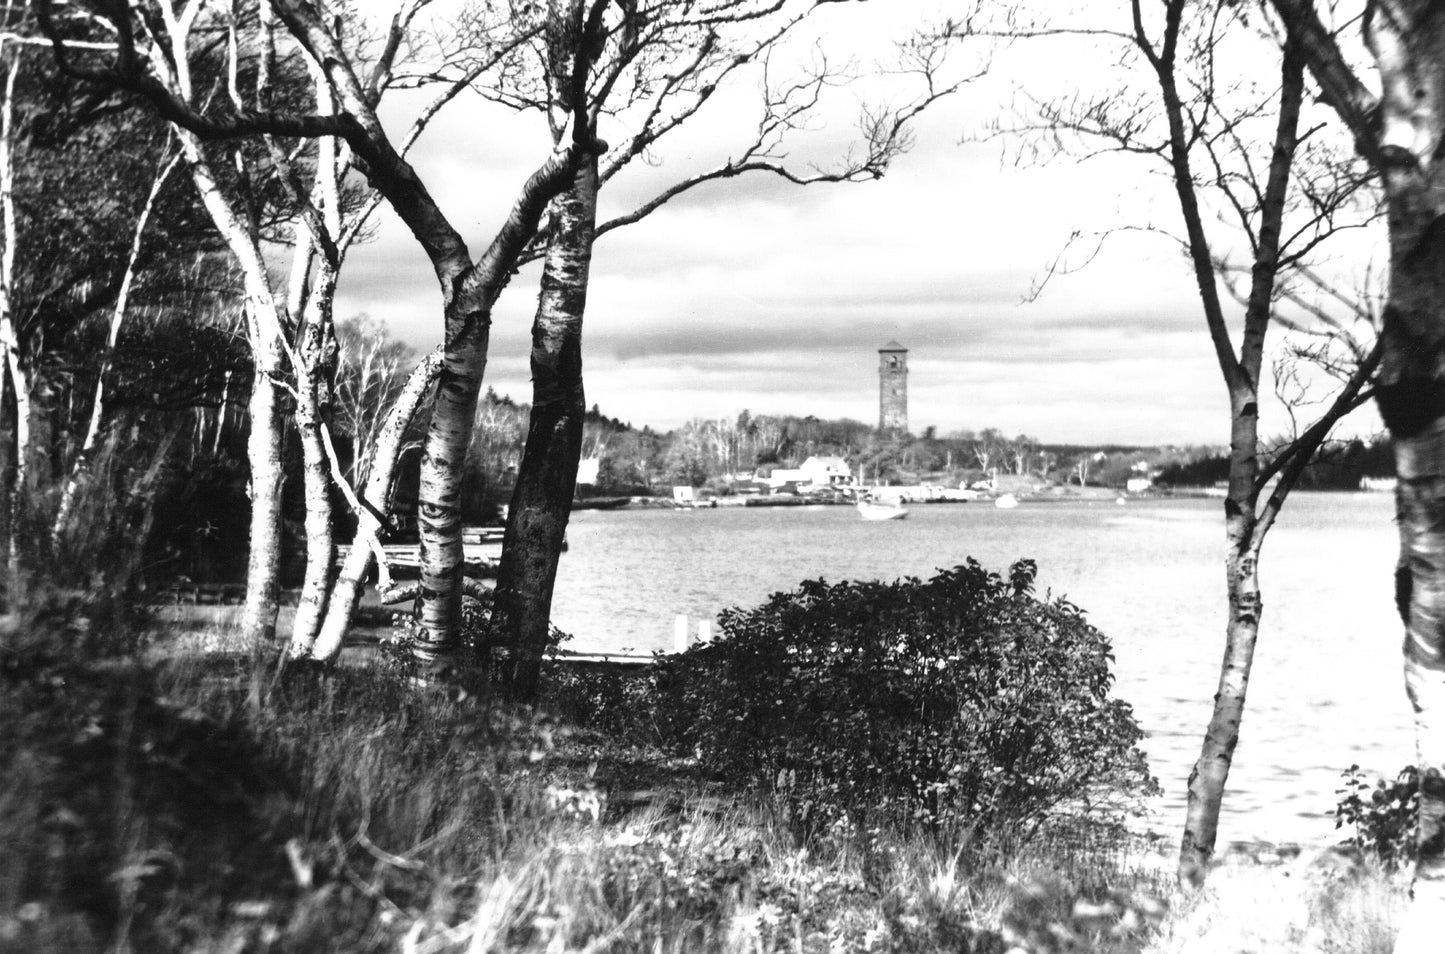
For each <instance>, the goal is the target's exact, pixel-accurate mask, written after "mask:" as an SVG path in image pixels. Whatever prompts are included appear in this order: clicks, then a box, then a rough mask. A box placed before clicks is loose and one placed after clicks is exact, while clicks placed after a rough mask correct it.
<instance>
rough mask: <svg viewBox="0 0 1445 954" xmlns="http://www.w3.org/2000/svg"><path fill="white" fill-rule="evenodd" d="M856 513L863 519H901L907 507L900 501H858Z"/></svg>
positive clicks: (906, 511)
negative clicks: (886, 502)
mask: <svg viewBox="0 0 1445 954" xmlns="http://www.w3.org/2000/svg"><path fill="white" fill-rule="evenodd" d="M858 514H859V516H861V517H862V518H863V519H864V520H902V519H903V518H904V517H906V516H908V508H907V507H905V506H903V504H902V503H896V504H885V503H878V502H877V501H873V500H860V501H858Z"/></svg>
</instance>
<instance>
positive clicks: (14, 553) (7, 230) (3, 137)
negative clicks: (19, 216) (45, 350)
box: [0, 46, 31, 586]
mask: <svg viewBox="0 0 1445 954" xmlns="http://www.w3.org/2000/svg"><path fill="white" fill-rule="evenodd" d="M19 60H20V51H19V50H18V49H15V50H13V51H12V50H7V49H5V48H4V47H3V46H0V62H3V63H4V66H5V92H4V99H3V101H0V229H3V235H0V240H3V242H4V247H3V248H0V356H3V360H4V366H3V368H0V373H4V374H8V375H9V377H10V386H11V388H12V389H13V391H14V394H15V441H14V464H13V473H12V476H11V483H10V486H9V487H7V488H6V495H5V534H6V540H5V554H6V566H7V568H8V571H9V580H10V582H11V585H12V586H13V585H14V583H15V581H16V580H17V579H18V577H19V573H20V539H19V538H20V517H21V502H22V501H23V500H24V499H25V492H26V489H27V486H28V484H29V478H30V414H31V408H30V376H29V374H28V373H27V372H26V369H25V364H24V361H23V359H22V357H21V354H20V338H19V334H18V333H17V329H16V327H15V315H14V312H13V310H12V308H13V304H14V303H13V300H12V292H13V290H14V288H15V244H16V240H17V232H16V227H15V156H14V148H13V147H14V135H15V129H14V121H15V79H16V76H17V75H18V74H19V72H20V63H19ZM0 392H3V388H0Z"/></svg>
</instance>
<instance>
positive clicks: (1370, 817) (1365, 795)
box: [1335, 765, 1420, 868]
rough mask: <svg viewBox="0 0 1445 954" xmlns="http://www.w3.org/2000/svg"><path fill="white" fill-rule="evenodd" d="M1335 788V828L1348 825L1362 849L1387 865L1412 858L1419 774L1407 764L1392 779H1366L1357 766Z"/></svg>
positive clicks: (1351, 839) (1407, 861)
mask: <svg viewBox="0 0 1445 954" xmlns="http://www.w3.org/2000/svg"><path fill="white" fill-rule="evenodd" d="M1342 776H1343V778H1344V784H1343V785H1342V786H1341V787H1340V788H1339V789H1337V790H1336V793H1335V794H1337V795H1339V796H1340V800H1339V802H1338V803H1336V805H1335V827H1336V828H1343V827H1345V826H1346V825H1351V826H1353V827H1354V829H1355V834H1354V836H1353V837H1352V838H1350V842H1351V844H1354V845H1355V846H1356V847H1358V848H1359V849H1360V850H1361V851H1364V852H1367V853H1369V854H1373V855H1374V856H1375V857H1377V858H1379V859H1380V861H1381V862H1383V863H1384V865H1385V866H1386V867H1387V868H1395V867H1398V866H1399V865H1402V864H1408V863H1409V862H1410V861H1412V860H1413V859H1414V857H1415V833H1416V830H1417V816H1416V809H1417V808H1418V807H1419V804H1420V773H1419V771H1418V770H1417V769H1416V768H1415V766H1413V765H1407V766H1405V767H1404V768H1403V769H1401V770H1400V774H1399V775H1397V776H1395V780H1394V781H1387V780H1386V779H1383V778H1377V779H1375V780H1374V782H1371V781H1370V780H1369V779H1367V778H1365V775H1364V773H1363V772H1361V771H1360V767H1359V766H1358V765H1351V766H1350V767H1349V768H1348V769H1347V770H1346V771H1344V772H1343V773H1342Z"/></svg>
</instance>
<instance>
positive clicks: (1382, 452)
mask: <svg viewBox="0 0 1445 954" xmlns="http://www.w3.org/2000/svg"><path fill="white" fill-rule="evenodd" d="M1263 456H1264V457H1265V458H1266V459H1269V456H1270V455H1268V454H1265V455H1263ZM1393 476H1395V457H1394V447H1393V445H1392V444H1391V442H1390V439H1389V438H1388V437H1379V438H1375V439H1372V440H1368V441H1366V440H1362V439H1360V438H1355V439H1353V440H1348V441H1336V442H1332V443H1329V444H1326V445H1324V446H1322V447H1321V448H1320V449H1319V450H1318V451H1316V453H1315V455H1314V456H1313V457H1312V458H1311V459H1310V462H1309V464H1308V465H1307V466H1306V467H1305V469H1304V472H1303V473H1302V474H1301V475H1300V479H1299V484H1298V486H1299V487H1300V488H1301V489H1304V490H1358V489H1359V487H1360V481H1361V480H1363V479H1365V478H1367V477H1393ZM1228 479H1229V458H1228V457H1227V456H1226V455H1223V454H1209V455H1205V456H1200V457H1196V458H1194V459H1192V460H1185V461H1180V462H1177V463H1173V464H1170V465H1168V466H1166V467H1164V468H1163V469H1162V470H1160V471H1159V474H1158V476H1157V477H1156V478H1155V482H1156V483H1158V484H1160V485H1162V486H1166V487H1213V486H1216V485H1218V484H1220V483H1221V482H1222V481H1225V480H1228Z"/></svg>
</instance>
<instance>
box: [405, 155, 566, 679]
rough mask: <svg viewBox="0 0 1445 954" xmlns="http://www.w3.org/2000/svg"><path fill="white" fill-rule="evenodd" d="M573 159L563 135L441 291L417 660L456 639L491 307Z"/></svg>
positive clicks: (422, 494) (426, 464)
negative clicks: (470, 455) (466, 475)
mask: <svg viewBox="0 0 1445 954" xmlns="http://www.w3.org/2000/svg"><path fill="white" fill-rule="evenodd" d="M580 161H582V156H581V154H580V150H579V149H578V148H576V146H575V145H574V144H573V143H571V141H570V137H568V136H564V137H562V139H561V141H560V144H559V145H558V147H557V149H556V150H554V152H553V154H552V156H551V157H550V158H549V159H548V160H547V162H545V163H544V164H543V165H542V166H541V168H539V169H538V170H537V171H536V172H534V173H533V174H532V176H531V178H529V179H528V180H527V182H526V183H525V184H523V186H522V189H521V192H520V193H519V194H518V196H517V201H516V204H515V205H514V206H513V207H512V211H511V214H510V215H508V217H507V221H506V222H505V223H504V224H503V225H502V227H501V229H499V230H498V231H497V234H496V237H495V238H493V240H492V244H491V245H490V246H488V248H487V251H486V252H485V253H484V254H483V255H482V257H481V258H480V259H479V260H478V261H477V262H476V264H474V265H472V266H471V267H469V268H467V269H466V270H465V271H463V272H462V273H461V274H459V275H457V276H455V277H453V278H452V279H451V280H450V282H449V284H447V285H446V286H445V291H446V304H445V319H446V340H445V342H444V343H443V345H442V349H443V357H442V371H441V375H440V378H439V379H438V381H437V394H436V401H435V402H434V406H433V409H432V419H431V426H430V427H429V428H428V430H427V437H426V445H425V450H424V451H423V453H422V460H421V479H420V488H419V490H418V494H417V498H418V499H417V530H418V532H419V534H420V537H421V553H420V557H421V619H420V623H421V634H420V635H419V637H418V639H417V643H416V645H415V647H414V652H415V654H416V657H417V659H418V660H420V661H421V662H423V663H427V664H431V663H434V662H435V661H436V659H437V657H438V655H440V654H442V653H446V652H450V651H452V650H454V649H455V648H456V647H457V644H458V642H459V637H460V635H461V622H462V589H461V581H462V566H463V552H462V514H461V490H462V475H463V472H464V470H465V465H466V455H467V446H468V445H469V444H470V443H471V437H472V422H473V420H474V419H475V417H476V413H477V398H478V397H479V396H480V394H481V387H482V373H483V372H484V371H485V369H486V365H487V345H488V341H489V339H490V336H491V325H492V307H493V305H495V304H496V301H497V298H498V296H500V295H501V294H502V291H503V290H504V289H505V288H506V286H507V282H508V281H510V280H511V276H512V271H513V269H515V268H516V266H517V262H518V260H519V259H520V258H521V255H522V252H523V250H524V249H525V248H526V245H527V243H528V242H529V241H530V240H531V238H532V236H534V235H535V234H536V232H537V223H538V221H539V220H540V219H541V217H542V213H543V211H545V210H546V208H547V205H548V203H550V202H551V201H552V199H553V198H554V197H555V196H557V195H559V194H560V193H561V192H562V191H564V190H565V189H567V188H568V186H569V185H570V183H571V182H572V180H573V179H574V178H575V176H576V170H577V164H578V163H579V162H580ZM439 271H440V267H439Z"/></svg>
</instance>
